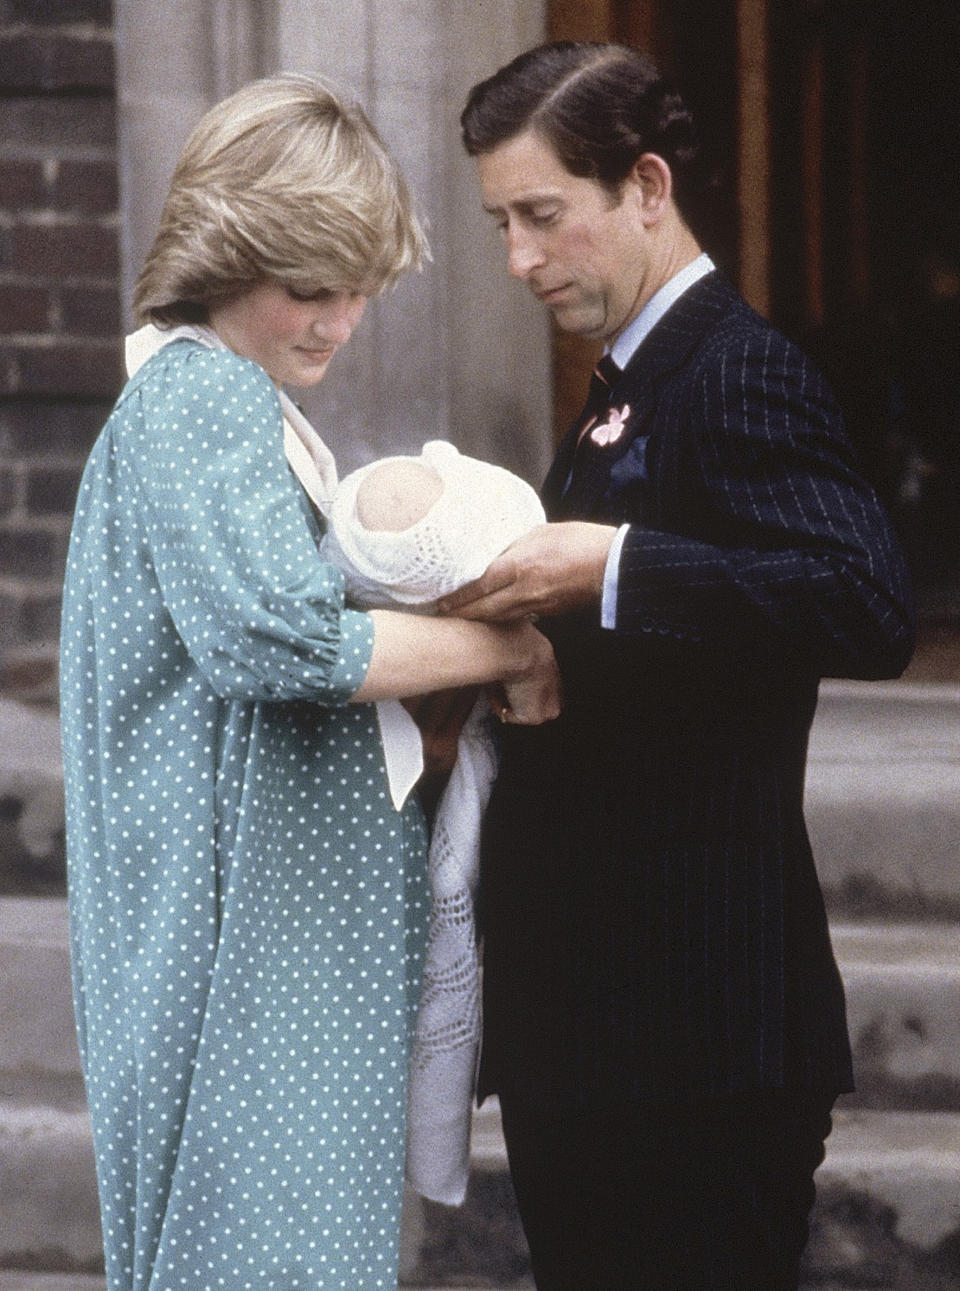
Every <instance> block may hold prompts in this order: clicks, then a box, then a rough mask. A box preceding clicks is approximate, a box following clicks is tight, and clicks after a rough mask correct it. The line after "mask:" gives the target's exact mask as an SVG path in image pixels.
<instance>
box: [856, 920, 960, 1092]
mask: <svg viewBox="0 0 960 1291" xmlns="http://www.w3.org/2000/svg"><path fill="white" fill-rule="evenodd" d="M831 933H832V937H833V944H834V949H835V951H836V955H837V960H838V963H839V965H840V970H841V973H842V975H843V980H844V985H845V988H846V993H847V1017H848V1022H849V1027H850V1037H851V1041H852V1044H853V1050H854V1070H855V1071H856V1078H857V1098H856V1101H857V1103H858V1104H860V1105H862V1106H869V1107H890V1108H898V1107H899V1108H907V1109H914V1110H916V1109H921V1108H922V1109H926V1110H960V928H958V927H957V925H955V924H890V923H869V924H849V923H843V924H837V923H834V924H833V925H832V927H831Z"/></svg>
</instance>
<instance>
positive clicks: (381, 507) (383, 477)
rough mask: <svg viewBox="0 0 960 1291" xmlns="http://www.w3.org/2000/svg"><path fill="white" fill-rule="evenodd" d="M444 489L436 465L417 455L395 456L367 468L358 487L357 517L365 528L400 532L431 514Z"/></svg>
mask: <svg viewBox="0 0 960 1291" xmlns="http://www.w3.org/2000/svg"><path fill="white" fill-rule="evenodd" d="M441 493H443V480H442V479H441V478H440V475H439V472H437V471H435V470H434V468H433V467H432V466H428V465H427V464H426V463H425V462H423V461H421V460H419V459H418V458H413V457H394V458H390V459H388V460H387V461H385V462H380V463H379V464H378V465H376V466H373V467H371V468H370V469H369V470H368V471H366V472H365V474H364V476H363V479H362V481H361V483H360V486H359V487H358V489H357V496H356V512H357V519H358V520H359V521H360V523H361V524H362V525H363V527H364V529H371V530H381V531H387V532H390V533H400V532H402V530H404V529H409V528H411V527H412V526H413V525H415V524H418V523H419V521H421V520H422V519H423V517H424V516H425V515H426V514H427V512H428V511H429V510H430V508H431V507H432V506H433V504H434V503H435V502H436V501H437V499H438V498H439V497H440V495H441Z"/></svg>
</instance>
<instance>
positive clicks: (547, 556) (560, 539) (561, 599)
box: [438, 520, 617, 623]
mask: <svg viewBox="0 0 960 1291" xmlns="http://www.w3.org/2000/svg"><path fill="white" fill-rule="evenodd" d="M616 532H617V531H616V529H615V528H614V526H613V525H604V524H588V523H586V522H585V521H580V520H567V521H563V522H561V523H559V524H542V525H537V527H536V528H535V529H531V530H530V532H529V533H528V534H525V535H524V536H523V537H522V538H520V539H518V540H517V541H516V542H515V543H514V544H513V546H511V547H508V548H507V550H506V551H505V552H504V553H503V555H501V556H498V557H497V559H496V560H495V561H493V562H492V564H490V565H489V566H488V568H487V571H486V573H484V574H483V575H482V576H481V577H480V578H478V579H476V581H475V582H473V583H468V584H467V585H466V586H465V587H461V588H460V589H459V590H458V591H456V592H452V593H451V594H450V595H449V596H445V597H443V599H442V600H441V601H440V602H439V603H438V609H439V611H440V613H441V614H455V615H457V616H458V617H459V618H464V619H481V620H484V621H486V622H503V623H509V622H513V621H516V620H518V619H529V618H538V617H539V616H540V615H555V614H566V613H569V611H571V610H576V609H579V608H580V607H581V606H584V605H589V604H591V603H595V604H599V602H600V598H601V596H602V594H603V572H604V568H605V566H606V562H607V555H608V553H609V551H610V544H611V543H612V542H613V539H614V537H615V535H616Z"/></svg>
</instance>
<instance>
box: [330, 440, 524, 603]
mask: <svg viewBox="0 0 960 1291" xmlns="http://www.w3.org/2000/svg"><path fill="white" fill-rule="evenodd" d="M327 519H328V526H329V527H328V531H327V533H326V535H325V537H324V539H323V544H322V547H321V550H322V552H323V554H324V557H325V559H327V560H330V561H332V563H333V564H335V565H338V566H339V568H340V569H341V570H343V572H344V576H345V579H346V587H347V591H348V594H349V595H350V596H351V597H352V598H353V599H354V600H355V601H357V602H358V603H360V604H365V605H397V604H400V605H406V606H410V607H413V606H425V605H428V604H430V603H431V602H433V601H434V600H436V598H437V597H439V596H444V595H446V593H448V592H452V591H454V590H455V588H457V587H462V586H463V584H464V583H469V582H470V581H471V580H472V579H474V578H479V576H480V575H481V574H482V573H483V571H484V570H485V569H486V567H487V565H488V564H489V563H490V561H491V560H493V559H494V557H495V556H498V555H499V554H500V552H502V551H503V550H504V549H505V548H506V547H508V546H509V545H510V543H511V542H514V541H515V540H516V539H517V538H519V537H520V535H521V534H522V533H526V532H527V530H528V529H530V528H531V526H533V525H535V524H542V523H543V519H544V516H543V508H542V507H541V505H540V501H539V499H538V498H537V495H536V493H534V491H533V489H531V488H530V486H529V484H526V483H524V481H523V480H521V479H519V478H518V477H517V476H516V475H511V474H510V472H509V471H505V470H503V468H502V467H499V466H493V465H491V464H490V463H489V462H480V461H477V460H476V459H475V458H472V457H466V456H463V455H462V454H460V453H458V452H457V450H456V449H455V448H454V446H453V445H452V444H448V443H446V442H445V441H443V440H430V441H429V442H428V443H426V444H424V446H423V449H422V451H421V453H420V455H419V457H414V456H412V455H411V456H397V457H389V458H386V459H384V460H383V461H381V462H375V463H372V464H370V465H368V466H361V467H360V468H359V470H356V471H353V472H352V473H351V474H350V475H347V476H345V477H344V478H343V479H342V480H341V481H340V486H339V488H338V489H337V492H336V494H335V496H334V499H333V504H332V507H331V509H330V514H329V516H328V517H327Z"/></svg>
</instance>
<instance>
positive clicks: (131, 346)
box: [124, 323, 337, 515]
mask: <svg viewBox="0 0 960 1291" xmlns="http://www.w3.org/2000/svg"><path fill="white" fill-rule="evenodd" d="M183 339H186V340H191V341H197V342H198V343H199V344H200V345H206V346H207V348H208V349H211V350H226V349H229V346H227V345H225V344H224V342H223V341H222V340H221V339H220V337H219V336H218V335H217V333H216V332H215V331H214V330H213V328H212V327H204V326H202V325H196V326H194V325H192V324H184V325H183V326H182V327H171V328H169V329H165V330H162V331H161V329H160V328H159V327H155V326H154V325H153V323H147V324H146V326H145V327H141V328H140V329H139V330H138V331H136V332H133V333H132V334H131V335H130V336H128V337H127V339H126V343H125V346H124V351H125V357H126V363H127V375H128V376H131V377H132V376H133V374H134V373H135V372H136V371H137V369H138V368H140V367H142V366H143V364H144V363H146V361H147V359H150V358H152V357H153V356H154V354H156V353H157V351H158V350H161V349H163V347H164V346H165V345H169V344H170V343H171V342H172V341H179V340H183ZM278 394H279V396H280V407H281V408H282V410H283V450H284V453H285V454H286V458H287V461H288V462H289V463H290V467H291V469H292V471H293V473H294V475H296V477H297V479H298V480H299V481H300V483H301V484H302V485H303V487H304V489H305V491H306V494H307V496H308V497H309V499H310V501H311V502H312V503H313V504H314V506H315V507H316V508H317V510H318V511H320V512H321V514H322V515H326V514H327V512H328V511H329V510H330V504H331V502H332V501H333V495H334V493H335V492H336V488H337V464H336V462H335V461H334V458H333V454H332V453H331V452H330V449H329V448H327V446H326V444H325V443H324V442H323V440H322V439H321V438H320V436H319V435H318V434H317V432H316V430H315V429H314V428H313V426H312V425H311V424H310V422H309V421H307V419H306V417H305V416H304V415H303V413H302V412H301V411H300V409H299V408H298V407H297V405H296V404H295V403H294V402H293V400H292V399H291V398H290V396H289V395H288V394H287V393H286V391H285V390H280V389H278Z"/></svg>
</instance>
